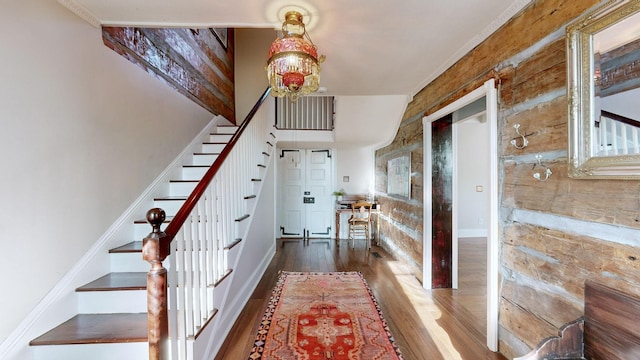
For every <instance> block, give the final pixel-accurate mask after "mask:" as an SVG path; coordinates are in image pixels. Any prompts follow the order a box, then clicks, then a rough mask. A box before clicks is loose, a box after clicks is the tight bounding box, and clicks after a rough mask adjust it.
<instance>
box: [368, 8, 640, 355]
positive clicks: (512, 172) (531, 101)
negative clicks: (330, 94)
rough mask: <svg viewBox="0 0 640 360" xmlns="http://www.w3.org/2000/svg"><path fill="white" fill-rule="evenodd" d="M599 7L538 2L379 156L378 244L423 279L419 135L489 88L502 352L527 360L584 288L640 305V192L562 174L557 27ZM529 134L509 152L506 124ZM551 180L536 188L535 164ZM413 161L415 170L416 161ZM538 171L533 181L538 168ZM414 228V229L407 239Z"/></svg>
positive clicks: (435, 94)
mask: <svg viewBox="0 0 640 360" xmlns="http://www.w3.org/2000/svg"><path fill="white" fill-rule="evenodd" d="M598 3H599V1H597V0H588V1H564V0H537V1H534V2H532V4H531V5H529V6H528V7H527V8H526V9H525V10H524V11H523V12H521V13H520V14H518V15H517V16H516V17H514V18H513V19H512V20H510V21H509V22H508V23H507V24H505V25H504V26H503V27H502V28H500V29H499V30H498V31H497V32H496V33H494V34H493V35H492V36H490V37H489V38H488V39H486V40H485V41H484V42H483V43H482V44H480V45H479V46H477V47H476V48H475V49H473V50H472V51H471V52H470V53H468V54H467V55H466V56H465V57H464V58H463V59H461V60H460V61H458V62H457V63H456V64H455V65H453V66H452V67H451V68H449V69H448V70H447V71H446V72H445V73H443V74H442V75H441V76H439V77H438V78H437V79H436V80H434V81H433V82H432V83H430V84H429V85H427V86H426V87H425V88H424V89H422V90H421V91H420V92H419V93H418V94H417V95H416V96H415V97H414V100H413V101H412V102H411V103H410V104H409V106H408V107H407V110H406V112H405V114H404V118H403V121H402V124H401V127H400V129H399V131H398V134H397V136H396V138H395V140H394V141H393V143H392V144H391V145H389V146H387V147H385V148H382V149H380V150H378V151H377V152H376V184H377V185H376V186H377V188H376V195H377V197H378V200H379V201H380V203H381V204H382V210H383V214H382V216H381V220H382V221H381V226H380V229H381V239H382V243H383V246H385V248H387V249H388V250H389V251H390V252H391V253H393V254H394V256H396V257H397V258H398V259H399V260H402V261H404V262H405V263H406V264H407V265H409V266H410V267H411V269H413V271H414V272H415V274H416V276H417V277H418V278H421V276H422V274H421V268H422V234H423V229H422V227H421V226H422V191H423V189H422V188H421V187H420V186H421V184H422V176H423V174H422V157H423V154H422V126H421V118H422V117H423V116H424V115H428V114H431V113H433V112H435V111H437V110H439V109H441V108H443V107H444V106H446V105H448V104H450V103H451V102H453V101H455V100H457V99H459V98H460V97H462V96H464V95H465V94H467V93H468V92H470V91H472V90H474V89H476V88H478V87H480V86H481V85H482V84H483V83H484V82H485V81H486V80H487V79H490V78H495V79H496V82H497V83H498V84H499V87H498V96H499V115H498V124H499V125H498V126H499V142H500V143H499V144H498V149H499V160H500V166H499V167H500V181H499V187H500V188H499V193H500V194H501V198H500V213H501V215H500V227H501V234H500V240H501V253H500V259H501V260H500V261H501V290H500V291H501V298H500V299H501V300H500V314H499V318H500V340H499V342H500V344H499V345H500V352H502V353H503V354H504V355H505V356H507V357H508V358H512V357H515V356H520V355H522V354H524V353H526V352H528V351H529V349H530V348H532V347H534V346H535V345H536V344H537V343H538V342H540V341H541V340H542V339H543V338H545V337H548V336H551V335H556V334H557V332H558V330H559V327H560V326H562V324H564V323H566V322H567V321H570V320H573V319H575V318H577V317H579V316H581V315H582V313H583V297H584V296H583V291H584V282H585V280H586V279H594V280H597V281H601V282H604V283H606V284H608V285H610V286H612V287H616V288H620V289H624V290H625V291H627V292H631V293H635V294H638V295H640V286H639V285H640V260H639V259H640V247H639V245H638V244H639V242H640V231H638V230H640V182H638V181H620V180H584V179H581V180H576V179H570V178H569V177H568V176H567V166H568V164H567V145H568V144H567V120H568V115H567V114H568V112H567V96H566V93H567V70H566V69H567V53H566V38H565V27H566V25H568V24H569V23H571V22H572V21H574V20H575V19H576V18H578V17H579V16H580V15H582V14H583V13H584V12H585V11H587V10H589V9H590V8H591V7H593V6H595V5H597V4H598ZM515 123H519V124H520V126H521V127H520V130H521V131H522V132H523V133H526V134H530V136H529V137H528V139H529V146H528V147H526V148H524V149H516V148H515V147H513V146H512V145H511V144H510V141H511V140H512V139H513V138H515V137H516V134H515V132H514V128H513V125H514V124H515ZM402 151H411V152H412V159H415V160H414V161H412V169H413V170H412V171H413V178H412V200H410V201H404V202H403V201H401V200H398V199H393V198H390V197H388V196H386V161H387V159H389V158H391V157H393V156H394V154H396V153H399V152H402ZM537 154H540V155H542V157H543V159H544V162H545V163H546V164H547V165H548V166H549V168H550V169H551V170H552V172H553V174H552V175H551V177H550V179H549V180H548V181H546V182H540V181H538V180H536V179H534V178H533V176H532V174H533V170H532V168H533V165H534V164H536V158H535V155H537ZM418 159H419V160H418ZM536 169H537V170H536V171H539V169H538V168H536ZM409 229H411V230H409Z"/></svg>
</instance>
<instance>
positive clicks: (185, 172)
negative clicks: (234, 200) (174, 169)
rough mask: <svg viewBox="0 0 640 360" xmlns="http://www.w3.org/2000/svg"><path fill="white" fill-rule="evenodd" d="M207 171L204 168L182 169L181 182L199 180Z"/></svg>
mask: <svg viewBox="0 0 640 360" xmlns="http://www.w3.org/2000/svg"><path fill="white" fill-rule="evenodd" d="M207 170H209V168H205V167H184V168H182V180H200V179H202V177H203V176H204V174H205V173H206V172H207Z"/></svg>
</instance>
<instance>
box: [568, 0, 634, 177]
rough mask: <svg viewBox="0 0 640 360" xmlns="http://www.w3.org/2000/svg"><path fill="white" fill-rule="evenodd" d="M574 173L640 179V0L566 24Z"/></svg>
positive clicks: (613, 4)
mask: <svg viewBox="0 0 640 360" xmlns="http://www.w3.org/2000/svg"><path fill="white" fill-rule="evenodd" d="M567 54H568V61H567V65H568V81H569V84H568V85H569V92H568V103H569V148H568V156H569V176H570V177H572V178H589V179H640V0H609V1H607V2H606V3H605V4H604V5H601V6H599V7H598V8H596V9H594V10H592V11H590V12H588V13H587V14H585V15H584V16H582V17H581V18H579V19H578V20H577V21H576V22H574V23H572V24H570V25H569V26H567Z"/></svg>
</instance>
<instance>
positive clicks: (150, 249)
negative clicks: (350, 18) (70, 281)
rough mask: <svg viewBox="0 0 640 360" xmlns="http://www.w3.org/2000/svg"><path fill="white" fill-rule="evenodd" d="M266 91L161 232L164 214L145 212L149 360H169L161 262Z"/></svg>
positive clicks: (152, 210) (164, 284)
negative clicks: (148, 231)
mask: <svg viewBox="0 0 640 360" xmlns="http://www.w3.org/2000/svg"><path fill="white" fill-rule="evenodd" d="M269 92H270V89H267V90H265V92H264V93H263V94H262V96H261V97H260V99H258V101H257V102H256V104H255V105H254V106H253V108H252V109H251V111H250V112H249V114H247V116H246V117H245V119H244V120H243V122H242V124H240V126H239V128H238V130H237V131H236V132H235V133H234V134H233V136H232V137H231V140H230V141H229V143H228V144H227V145H226V146H225V147H224V149H223V150H222V152H221V153H220V155H218V157H217V158H216V160H215V161H214V162H213V164H212V165H211V167H210V168H209V170H207V172H206V173H205V175H204V176H203V177H202V180H201V181H200V182H199V183H198V185H197V186H196V187H195V189H194V190H193V192H191V195H189V197H188V198H187V200H186V201H185V203H184V204H183V205H182V207H181V208H180V210H178V212H177V213H176V215H175V216H174V217H173V219H172V220H171V222H170V223H169V225H168V226H167V228H166V229H165V230H164V232H163V231H162V230H161V229H160V226H161V225H162V223H163V222H164V220H165V218H166V214H165V212H164V210H162V209H159V208H153V209H151V210H149V211H148V212H147V221H148V222H149V223H150V224H151V226H152V228H153V230H152V232H151V233H150V234H149V235H147V237H145V238H144V240H143V244H142V258H143V259H144V260H145V261H147V262H149V263H150V264H151V269H150V270H149V272H148V274H147V326H148V341H149V359H150V360H169V359H170V358H171V354H170V353H169V352H168V348H169V346H168V343H169V316H168V302H167V269H166V268H165V267H164V265H163V264H162V262H163V261H164V260H165V259H166V258H167V257H168V256H169V254H170V252H171V241H173V239H174V238H175V237H176V235H177V234H178V232H179V231H180V229H181V228H182V226H183V225H184V223H185V221H186V220H187V218H188V217H189V214H191V212H192V211H193V209H194V207H195V206H196V204H197V203H198V201H199V200H200V198H201V197H202V195H203V194H204V193H205V190H206V189H207V188H208V187H209V184H210V183H211V181H213V178H214V177H215V175H216V174H217V172H218V171H219V170H220V167H221V166H222V164H223V163H224V161H225V159H226V158H227V156H228V155H229V153H230V152H231V150H232V149H233V147H234V146H235V144H236V143H237V142H238V139H239V138H240V136H241V135H242V133H243V132H244V130H245V129H246V128H247V126H248V125H249V123H250V122H251V120H252V119H253V117H254V116H255V114H256V113H257V112H258V109H259V108H260V106H261V105H262V104H263V103H264V102H265V100H266V98H267V96H268V95H269Z"/></svg>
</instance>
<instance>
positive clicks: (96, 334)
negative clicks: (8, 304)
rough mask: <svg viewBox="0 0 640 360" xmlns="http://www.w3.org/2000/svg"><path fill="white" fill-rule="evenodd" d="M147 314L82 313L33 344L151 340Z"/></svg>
mask: <svg viewBox="0 0 640 360" xmlns="http://www.w3.org/2000/svg"><path fill="white" fill-rule="evenodd" d="M147 339H148V338H147V314H146V313H135V314H126V313H118V314H78V315H76V316H74V317H72V318H71V319H69V320H67V321H65V322H64V323H62V324H60V325H58V326H57V327H55V328H53V329H51V330H49V331H48V332H46V333H44V334H42V335H40V336H39V337H37V338H35V339H33V340H31V342H30V343H29V344H30V345H65V344H96V343H123V342H146V341H147Z"/></svg>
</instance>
